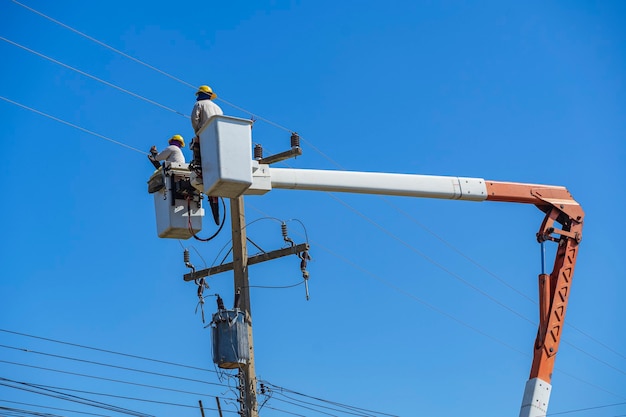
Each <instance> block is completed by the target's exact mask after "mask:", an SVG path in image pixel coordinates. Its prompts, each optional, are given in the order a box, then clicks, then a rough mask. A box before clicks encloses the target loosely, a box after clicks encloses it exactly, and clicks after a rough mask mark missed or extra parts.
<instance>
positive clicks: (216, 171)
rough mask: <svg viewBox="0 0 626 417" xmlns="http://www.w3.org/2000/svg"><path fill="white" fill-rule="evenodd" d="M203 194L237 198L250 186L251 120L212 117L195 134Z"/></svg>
mask: <svg viewBox="0 0 626 417" xmlns="http://www.w3.org/2000/svg"><path fill="white" fill-rule="evenodd" d="M198 136H199V138H200V156H201V159H202V182H203V192H204V193H205V194H206V195H209V196H215V197H224V198H237V197H239V196H241V195H243V193H244V192H245V191H246V190H247V189H248V188H250V185H252V166H251V163H252V121H251V120H246V119H240V118H236V117H230V116H213V117H211V118H210V119H209V121H208V123H207V124H206V126H205V127H204V128H202V130H200V132H199V133H198Z"/></svg>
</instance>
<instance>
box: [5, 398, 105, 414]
mask: <svg viewBox="0 0 626 417" xmlns="http://www.w3.org/2000/svg"><path fill="white" fill-rule="evenodd" d="M0 402H4V403H10V404H19V405H28V406H30V407H39V408H47V409H50V410H57V411H68V412H70V413H76V414H85V415H89V416H98V417H108V416H107V415H106V414H97V413H88V412H86V411H77V410H69V409H67V408H57V407H50V406H45V405H38V404H31V403H25V402H21V401H10V400H2V399H0Z"/></svg>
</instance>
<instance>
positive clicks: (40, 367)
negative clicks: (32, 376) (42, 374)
mask: <svg viewBox="0 0 626 417" xmlns="http://www.w3.org/2000/svg"><path fill="white" fill-rule="evenodd" d="M0 362H1V363H7V364H10V365H17V366H24V367H28V368H33V369H40V370H43V371H50V372H58V373H62V374H65V375H74V376H80V377H84V378H92V379H98V380H100V381H109V382H116V383H120V384H126V385H134V386H138V387H145V388H152V389H158V390H162V391H170V392H178V393H181V394H189V395H198V396H205V397H215V395H210V394H206V393H200V392H190V391H184V390H180V389H175V388H168V387H159V386H156V385H149V384H140V383H138V382H131V381H123V380H120V379H113V378H104V377H101V376H95V375H87V374H81V373H78V372H70V371H63V370H60V369H53V368H45V367H43V366H35V365H28V364H25V363H19V362H11V361H5V360H0ZM222 385H223V386H224V387H227V385H225V384H222ZM230 399H232V400H236V399H235V398H230Z"/></svg>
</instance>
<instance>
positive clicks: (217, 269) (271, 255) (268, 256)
mask: <svg viewBox="0 0 626 417" xmlns="http://www.w3.org/2000/svg"><path fill="white" fill-rule="evenodd" d="M307 250H309V244H308V243H300V244H298V245H295V246H290V247H288V248H284V249H278V250H275V251H271V252H266V253H261V254H259V255H255V256H251V257H249V258H248V265H254V264H258V263H261V262H265V261H271V260H272V259H277V258H282V257H285V256H289V255H295V254H298V253H301V252H304V251H307ZM232 270H233V263H232V262H229V263H227V264H222V265H217V266H213V267H211V268H206V269H201V270H199V271H196V272H190V273H188V274H185V275H184V276H183V279H184V280H185V281H193V280H196V279H199V278H204V277H208V276H210V275H216V274H219V273H221V272H226V271H232Z"/></svg>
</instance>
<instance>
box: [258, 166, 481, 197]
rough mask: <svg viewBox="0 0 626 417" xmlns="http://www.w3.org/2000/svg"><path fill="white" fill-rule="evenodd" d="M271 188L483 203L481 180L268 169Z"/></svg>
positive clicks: (379, 173) (378, 173) (375, 173)
mask: <svg viewBox="0 0 626 417" xmlns="http://www.w3.org/2000/svg"><path fill="white" fill-rule="evenodd" d="M269 174H270V175H269V176H270V179H271V183H272V188H283V189H294V190H316V191H334V192H346V193H362V194H382V195H397V196H407V197H425V198H442V199H448V200H472V201H483V200H485V199H487V187H486V185H485V180H484V179H482V178H464V177H442V176H431V175H411V174H389V173H381V172H353V171H326V170H315V169H291V168H269Z"/></svg>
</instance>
